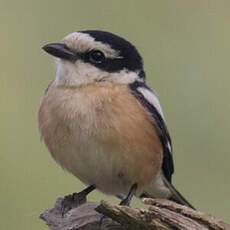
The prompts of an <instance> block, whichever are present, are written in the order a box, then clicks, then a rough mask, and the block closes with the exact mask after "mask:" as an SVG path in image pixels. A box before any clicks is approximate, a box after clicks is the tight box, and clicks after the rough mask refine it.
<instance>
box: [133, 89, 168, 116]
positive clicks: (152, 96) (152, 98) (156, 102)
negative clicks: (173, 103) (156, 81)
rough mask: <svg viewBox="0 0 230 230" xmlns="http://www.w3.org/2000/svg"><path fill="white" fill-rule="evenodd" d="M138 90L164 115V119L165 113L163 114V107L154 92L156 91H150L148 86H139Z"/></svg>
mask: <svg viewBox="0 0 230 230" xmlns="http://www.w3.org/2000/svg"><path fill="white" fill-rule="evenodd" d="M137 90H138V91H139V92H140V93H141V94H142V95H143V96H144V98H145V99H146V100H147V101H148V102H149V103H150V104H151V105H153V106H154V107H155V108H156V109H157V111H158V112H159V114H160V115H161V116H162V118H163V119H164V114H163V110H162V108H161V105H160V101H159V99H158V97H157V95H156V94H154V92H152V91H150V90H149V89H147V88H144V87H138V88H137Z"/></svg>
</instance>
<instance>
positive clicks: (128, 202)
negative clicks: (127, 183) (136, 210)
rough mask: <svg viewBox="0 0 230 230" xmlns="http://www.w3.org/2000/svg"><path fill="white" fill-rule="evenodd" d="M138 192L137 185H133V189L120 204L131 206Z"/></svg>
mask: <svg viewBox="0 0 230 230" xmlns="http://www.w3.org/2000/svg"><path fill="white" fill-rule="evenodd" d="M136 190H137V184H134V185H132V187H131V188H130V190H129V193H128V195H127V196H126V197H125V199H123V200H122V201H121V202H120V205H123V206H129V205H130V203H131V200H132V198H133V196H134V194H135V192H136Z"/></svg>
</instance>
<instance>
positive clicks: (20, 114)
mask: <svg viewBox="0 0 230 230" xmlns="http://www.w3.org/2000/svg"><path fill="white" fill-rule="evenodd" d="M229 8H230V2H229V1H227V0H226V1H224V0H220V1H215V0H202V1H200V0H193V1H184V0H175V1H171V0H162V1H159V0H153V1H147V0H146V1H131V0H126V1H122V0H116V1H115V0H114V1H106V0H98V1H90V0H84V1H83V0H82V1H81V0H68V1H55V0H49V1H45V0H40V1H35V0H32V1H29V0H22V1H6V0H0V34H1V36H0V40H1V42H0V105H1V106H0V181H1V185H0V209H1V211H0V212H1V214H0V229H17V230H21V229H34V230H36V229H39V230H40V229H44V230H45V229H47V227H46V226H45V224H44V223H43V222H42V221H40V220H39V219H38V216H39V214H40V213H41V211H42V210H44V209H46V208H48V207H50V206H52V204H53V202H54V200H55V198H56V197H58V196H61V195H65V194H68V193H72V192H74V191H79V190H81V189H82V188H83V185H82V184H81V183H80V182H79V181H78V180H77V179H76V178H74V177H73V176H72V175H70V174H68V173H65V172H64V171H63V170H62V169H61V168H60V167H59V166H58V165H57V164H56V163H55V162H54V161H53V159H51V157H50V155H49V154H48V151H47V149H46V148H45V146H44V144H43V143H42V142H41V141H40V135H39V131H38V128H37V110H38V106H39V101H40V97H41V96H42V94H43V92H44V90H45V88H46V86H47V85H48V83H49V82H50V81H51V80H52V79H53V78H54V76H55V65H54V62H53V60H52V58H51V57H50V56H48V55H47V54H46V53H44V52H43V51H42V50H41V47H42V45H44V44H46V43H48V42H55V41H59V40H61V39H62V38H63V37H64V36H65V35H66V34H68V33H70V32H73V31H77V30H82V29H102V30H108V31H111V32H114V33H117V34H119V35H121V36H123V37H125V38H127V39H128V40H130V41H131V42H133V43H134V44H135V45H136V46H137V48H138V49H139V50H140V52H141V54H142V56H143V57H144V60H145V69H146V72H147V77H148V82H149V84H150V85H151V86H152V87H153V88H155V89H156V91H157V92H158V94H159V95H160V99H161V103H162V106H163V109H164V112H165V116H166V119H167V123H168V127H169V130H170V133H171V136H172V139H173V143H174V159H175V167H176V171H175V175H174V178H173V181H174V184H175V185H176V186H177V187H178V189H179V190H180V191H181V192H182V193H183V194H184V195H185V196H186V197H187V199H188V200H189V201H190V202H191V203H192V204H193V205H194V206H195V207H197V208H198V209H200V210H202V211H205V212H208V213H211V214H214V215H217V216H219V217H222V218H224V219H225V220H226V221H229V222H230V202H229V195H230V179H229V162H230V151H229V143H230V137H229V133H230V132H229V131H230V121H229V117H230V104H229V98H230V91H229V84H230V30H229V22H230V14H229ZM90 199H91V200H100V199H112V198H111V197H109V196H105V195H103V194H101V193H99V192H94V193H93V194H92V195H90ZM113 202H118V201H117V200H116V199H113ZM135 205H140V202H136V203H135Z"/></svg>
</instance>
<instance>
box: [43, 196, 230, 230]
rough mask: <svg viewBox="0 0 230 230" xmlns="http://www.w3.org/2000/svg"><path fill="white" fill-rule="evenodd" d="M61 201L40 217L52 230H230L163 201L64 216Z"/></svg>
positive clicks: (85, 208)
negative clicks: (136, 206)
mask: <svg viewBox="0 0 230 230" xmlns="http://www.w3.org/2000/svg"><path fill="white" fill-rule="evenodd" d="M61 201H62V199H61V198H59V199H58V200H57V202H56V204H55V207H54V208H51V209H49V210H47V211H45V212H44V213H42V214H41V218H42V219H43V220H44V221H45V222H46V223H47V225H48V226H49V227H50V229H52V230H77V229H78V230H99V229H100V230H168V229H178V230H180V229H181V230H182V229H183V230H206V229H211V230H228V229H229V230H230V225H228V224H226V223H224V222H223V221H221V220H219V219H217V218H215V217H212V216H210V215H207V214H204V213H201V212H199V211H194V210H192V209H190V208H187V207H185V206H182V205H179V204H177V203H175V202H172V201H168V200H163V199H144V200H143V201H144V203H145V204H146V205H148V206H146V208H145V209H144V208H130V207H126V206H120V205H112V204H110V203H108V202H105V201H102V202H101V204H100V205H99V204H96V203H85V204H83V205H80V206H79V207H77V208H74V209H72V210H70V211H69V212H68V213H66V214H65V215H64V216H62V214H61ZM103 215H104V216H106V218H105V217H103ZM107 217H109V218H107Z"/></svg>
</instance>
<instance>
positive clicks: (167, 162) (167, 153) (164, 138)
mask: <svg viewBox="0 0 230 230" xmlns="http://www.w3.org/2000/svg"><path fill="white" fill-rule="evenodd" d="M129 87H130V89H131V92H132V94H133V95H134V96H135V97H136V98H137V100H138V101H139V102H140V103H141V104H142V105H143V106H144V107H145V109H146V110H147V111H149V113H150V114H151V115H152V117H153V119H154V120H155V121H156V124H157V131H158V135H159V138H160V141H161V143H162V146H163V152H164V156H163V164H162V171H163V173H164V176H165V178H166V179H167V180H168V181H169V182H171V178H172V174H173V172H174V165H173V157H172V142H171V138H170V136H169V132H168V129H167V127H166V124H165V121H164V118H163V114H162V112H161V111H159V106H160V105H158V106H157V105H156V101H150V98H148V97H146V96H145V95H144V94H143V93H142V90H141V89H144V90H148V91H147V92H148V94H150V93H151V94H152V95H151V96H153V97H154V98H156V100H157V101H158V99H157V96H156V95H155V94H154V92H153V91H152V90H151V89H150V88H149V87H148V86H147V85H146V84H145V83H144V82H138V81H136V82H134V83H132V84H130V85H129Z"/></svg>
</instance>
